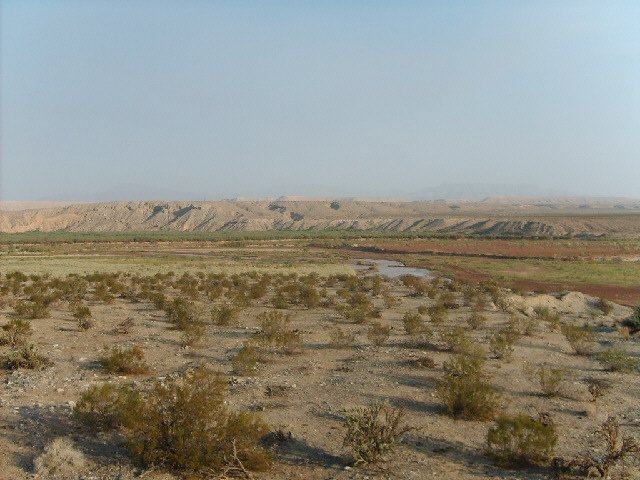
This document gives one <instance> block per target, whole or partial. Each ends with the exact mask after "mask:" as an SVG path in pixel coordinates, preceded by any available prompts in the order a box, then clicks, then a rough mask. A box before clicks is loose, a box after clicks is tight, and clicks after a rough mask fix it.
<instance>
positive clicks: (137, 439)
mask: <svg viewBox="0 0 640 480" xmlns="http://www.w3.org/2000/svg"><path fill="white" fill-rule="evenodd" d="M227 385H228V381H227V380H226V378H225V377H224V376H223V375H222V374H221V373H215V372H213V371H211V370H209V369H207V368H204V367H203V368H200V369H198V370H189V371H187V372H185V373H184V374H182V375H181V376H180V377H171V378H168V379H167V380H166V381H165V382H156V384H155V386H154V387H153V389H152V390H151V392H150V393H149V394H148V396H147V397H146V399H145V401H144V402H143V403H142V406H141V408H140V410H139V412H138V415H137V418H138V420H137V422H136V423H135V424H134V425H132V426H131V428H129V429H128V431H127V433H126V435H127V447H128V450H129V453H130V454H131V455H132V456H133V457H135V458H136V459H137V460H138V461H140V462H141V463H142V464H143V465H145V466H151V465H161V466H165V467H169V468H173V469H177V470H182V471H188V472H189V471H191V472H193V471H214V472H225V473H233V472H234V471H235V472H236V473H237V472H240V473H242V472H243V471H244V472H246V469H249V470H264V469H266V468H267V467H268V466H269V464H270V462H271V456H270V454H269V453H268V452H267V451H266V450H264V448H263V447H261V446H260V443H259V442H260V440H261V438H262V437H263V436H264V435H265V434H266V433H267V432H268V430H269V429H268V426H267V425H266V424H265V423H264V422H263V421H262V419H261V418H260V417H258V416H257V415H255V414H253V413H250V412H239V413H238V412H234V411H231V410H229V408H228V407H227V406H226V404H225V399H226V393H227Z"/></svg>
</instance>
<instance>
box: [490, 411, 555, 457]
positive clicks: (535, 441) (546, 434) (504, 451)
mask: <svg viewBox="0 0 640 480" xmlns="http://www.w3.org/2000/svg"><path fill="white" fill-rule="evenodd" d="M557 443H558V435H557V433H556V430H555V427H554V426H553V424H550V423H546V422H543V421H541V420H536V419H534V418H531V417H529V416H528V415H518V416H515V417H510V416H508V415H503V416H501V417H499V418H497V419H496V425H495V426H494V427H491V428H490V429H489V432H488V433H487V455H488V456H489V457H491V458H492V459H493V460H494V461H495V462H496V463H497V464H499V465H502V466H524V465H532V464H538V463H542V462H544V461H546V460H548V459H549V457H550V456H551V454H552V453H553V449H554V448H555V446H556V444H557Z"/></svg>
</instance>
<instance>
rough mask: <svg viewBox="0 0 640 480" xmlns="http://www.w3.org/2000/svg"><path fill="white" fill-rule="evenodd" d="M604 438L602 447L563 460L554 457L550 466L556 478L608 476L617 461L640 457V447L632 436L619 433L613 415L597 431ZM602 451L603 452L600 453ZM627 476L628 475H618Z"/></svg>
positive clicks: (618, 427)
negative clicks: (623, 435) (622, 435)
mask: <svg viewBox="0 0 640 480" xmlns="http://www.w3.org/2000/svg"><path fill="white" fill-rule="evenodd" d="M597 433H598V434H599V436H600V437H601V438H603V439H604V447H603V448H594V449H591V451H590V452H589V453H585V454H581V455H577V456H576V457H574V458H571V459H569V460H565V459H563V458H558V457H556V458H554V459H553V463H552V467H553V471H554V474H555V476H556V478H566V477H567V476H570V477H571V478H576V477H578V478H594V476H595V475H597V476H598V477H600V478H610V477H609V473H610V470H611V468H613V467H614V466H615V465H616V464H617V463H619V462H622V461H624V460H626V459H628V458H632V459H635V460H636V461H637V460H638V459H639V458H640V448H639V446H638V442H637V440H636V439H635V438H634V437H631V436H625V437H622V438H620V437H621V435H620V425H619V424H618V421H617V419H616V418H615V417H609V418H608V419H607V421H606V422H604V423H603V424H602V425H601V426H600V429H599V430H598V432H597ZM600 452H604V453H600ZM618 478H628V477H622V476H621V477H618Z"/></svg>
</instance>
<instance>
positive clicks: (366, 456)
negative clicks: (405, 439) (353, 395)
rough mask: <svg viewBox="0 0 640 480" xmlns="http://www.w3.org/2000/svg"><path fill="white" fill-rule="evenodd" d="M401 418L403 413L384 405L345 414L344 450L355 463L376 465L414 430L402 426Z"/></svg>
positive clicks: (378, 404)
mask: <svg viewBox="0 0 640 480" xmlns="http://www.w3.org/2000/svg"><path fill="white" fill-rule="evenodd" d="M403 417H404V411H403V410H398V409H395V408H392V407H391V406H390V405H389V403H388V402H385V403H374V404H373V405H371V406H369V407H358V408H354V409H352V410H349V411H347V413H346V415H345V422H344V425H345V428H346V430H347V431H346V434H345V437H344V446H345V447H347V446H348V447H351V454H352V456H353V459H354V461H355V463H356V464H359V463H364V464H367V463H376V462H378V461H379V460H380V459H381V457H382V456H384V455H386V454H388V453H391V452H393V450H394V449H395V447H396V445H397V443H398V440H399V437H400V436H401V435H403V434H405V433H407V432H409V431H411V430H413V429H414V428H412V427H408V426H406V425H403V424H402V419H403Z"/></svg>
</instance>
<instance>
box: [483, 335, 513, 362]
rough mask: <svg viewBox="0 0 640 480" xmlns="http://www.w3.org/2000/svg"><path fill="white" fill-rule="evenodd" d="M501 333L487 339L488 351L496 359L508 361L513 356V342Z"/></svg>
mask: <svg viewBox="0 0 640 480" xmlns="http://www.w3.org/2000/svg"><path fill="white" fill-rule="evenodd" d="M509 340H510V337H509V336H508V335H505V334H504V333H503V332H495V333H494V334H493V335H491V336H490V337H489V351H490V352H491V353H492V354H493V355H494V356H495V357H496V358H502V359H509V358H511V355H512V354H513V342H510V341H509Z"/></svg>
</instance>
